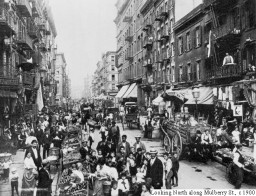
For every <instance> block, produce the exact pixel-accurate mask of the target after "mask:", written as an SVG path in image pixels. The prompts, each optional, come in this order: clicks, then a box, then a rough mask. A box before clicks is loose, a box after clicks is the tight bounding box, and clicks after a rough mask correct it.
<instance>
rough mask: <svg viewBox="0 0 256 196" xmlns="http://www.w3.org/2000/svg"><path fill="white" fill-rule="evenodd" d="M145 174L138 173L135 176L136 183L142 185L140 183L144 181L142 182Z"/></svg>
mask: <svg viewBox="0 0 256 196" xmlns="http://www.w3.org/2000/svg"><path fill="white" fill-rule="evenodd" d="M145 173H146V172H138V173H137V174H136V178H137V182H138V183H142V182H145V180H144V178H145V176H146V175H145Z"/></svg>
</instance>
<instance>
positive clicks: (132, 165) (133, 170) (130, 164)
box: [127, 152, 136, 176]
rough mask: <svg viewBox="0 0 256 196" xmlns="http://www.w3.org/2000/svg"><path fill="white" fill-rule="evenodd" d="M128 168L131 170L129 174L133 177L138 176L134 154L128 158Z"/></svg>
mask: <svg viewBox="0 0 256 196" xmlns="http://www.w3.org/2000/svg"><path fill="white" fill-rule="evenodd" d="M127 168H128V169H129V173H130V175H131V176H135V175H136V163H135V157H134V155H133V153H132V152H131V153H130V154H129V157H128V158H127Z"/></svg>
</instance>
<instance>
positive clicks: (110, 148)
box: [105, 144, 116, 155]
mask: <svg viewBox="0 0 256 196" xmlns="http://www.w3.org/2000/svg"><path fill="white" fill-rule="evenodd" d="M105 150H106V154H107V155H110V153H111V152H116V149H115V146H114V145H113V144H111V145H110V146H109V145H108V144H106V145H105Z"/></svg>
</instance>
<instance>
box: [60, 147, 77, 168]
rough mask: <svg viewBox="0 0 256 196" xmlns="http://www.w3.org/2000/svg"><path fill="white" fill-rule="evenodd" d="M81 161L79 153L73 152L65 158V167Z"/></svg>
mask: <svg viewBox="0 0 256 196" xmlns="http://www.w3.org/2000/svg"><path fill="white" fill-rule="evenodd" d="M80 159H81V155H80V152H79V151H77V150H74V151H71V152H69V153H67V154H66V155H65V156H64V157H63V166H64V167H65V168H66V167H68V166H69V165H71V164H73V163H77V162H79V160H80Z"/></svg>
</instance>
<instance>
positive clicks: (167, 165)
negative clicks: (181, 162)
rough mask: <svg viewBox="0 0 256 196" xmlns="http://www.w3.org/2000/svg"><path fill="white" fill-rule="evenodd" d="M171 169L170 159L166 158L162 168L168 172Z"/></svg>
mask: <svg viewBox="0 0 256 196" xmlns="http://www.w3.org/2000/svg"><path fill="white" fill-rule="evenodd" d="M171 169H172V160H171V159H168V160H167V161H165V162H164V170H165V171H167V172H169V171H170V170H171Z"/></svg>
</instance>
